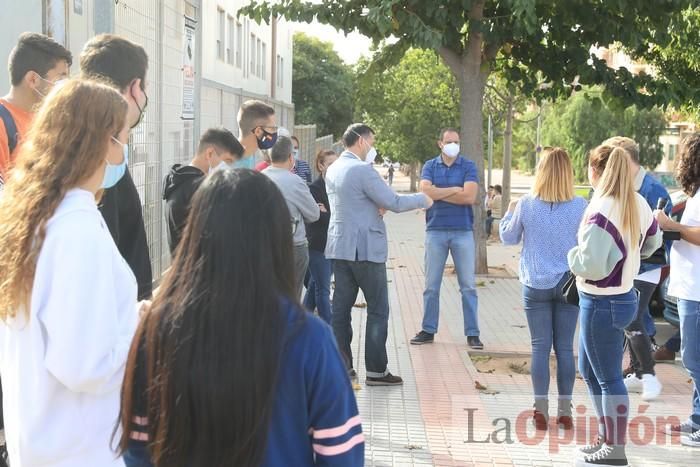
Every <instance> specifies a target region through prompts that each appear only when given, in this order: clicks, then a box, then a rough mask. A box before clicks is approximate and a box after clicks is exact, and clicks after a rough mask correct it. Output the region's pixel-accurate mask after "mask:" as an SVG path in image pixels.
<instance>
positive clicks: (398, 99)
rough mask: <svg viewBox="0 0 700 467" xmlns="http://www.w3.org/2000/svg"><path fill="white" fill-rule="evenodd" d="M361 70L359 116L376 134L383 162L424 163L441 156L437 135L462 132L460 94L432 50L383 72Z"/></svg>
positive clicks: (417, 53)
mask: <svg viewBox="0 0 700 467" xmlns="http://www.w3.org/2000/svg"><path fill="white" fill-rule="evenodd" d="M369 67H370V64H369V62H367V61H362V62H360V63H359V65H358V72H359V76H360V78H359V79H358V86H357V100H356V115H358V116H359V117H360V119H361V120H363V121H365V122H366V123H368V124H369V125H370V126H372V128H373V129H374V130H375V131H376V132H377V136H378V138H377V143H376V145H377V148H378V149H379V151H380V153H381V154H382V155H383V156H384V157H389V158H390V159H391V160H398V161H400V162H404V163H408V164H410V163H412V162H425V161H426V160H428V159H430V158H433V157H435V156H436V155H437V154H438V153H439V149H438V148H437V143H436V142H437V140H438V132H439V130H440V129H441V128H443V127H457V126H459V101H460V99H459V89H458V88H457V85H456V83H455V78H454V76H453V75H452V73H450V70H448V69H447V67H446V66H445V65H444V64H443V63H442V61H441V60H440V57H438V56H437V54H436V53H435V52H433V51H432V50H422V49H411V50H409V51H408V52H407V53H406V54H405V55H404V57H403V58H402V59H401V61H400V62H399V63H398V64H397V65H395V66H392V67H390V68H388V69H386V70H384V71H378V70H377V69H372V71H367V70H368V68H369Z"/></svg>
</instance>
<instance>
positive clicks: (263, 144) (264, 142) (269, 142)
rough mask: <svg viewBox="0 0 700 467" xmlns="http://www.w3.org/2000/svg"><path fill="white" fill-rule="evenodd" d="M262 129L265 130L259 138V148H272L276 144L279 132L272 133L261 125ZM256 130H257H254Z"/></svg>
mask: <svg viewBox="0 0 700 467" xmlns="http://www.w3.org/2000/svg"><path fill="white" fill-rule="evenodd" d="M260 129H261V130H262V131H263V135H262V138H260V139H258V148H260V149H262V150H265V149H271V148H272V146H274V145H275V143H276V142H277V132H274V133H270V132H267V131H265V128H263V127H260ZM253 131H255V130H253Z"/></svg>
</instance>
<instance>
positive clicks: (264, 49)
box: [261, 42, 267, 79]
mask: <svg viewBox="0 0 700 467" xmlns="http://www.w3.org/2000/svg"><path fill="white" fill-rule="evenodd" d="M261 78H262V79H267V44H265V43H264V42H263V45H262V76H261Z"/></svg>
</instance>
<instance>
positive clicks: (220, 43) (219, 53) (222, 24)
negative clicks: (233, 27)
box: [216, 8, 226, 61]
mask: <svg viewBox="0 0 700 467" xmlns="http://www.w3.org/2000/svg"><path fill="white" fill-rule="evenodd" d="M217 13H218V15H219V31H218V32H219V34H218V35H217V39H216V57H217V58H218V59H219V60H222V61H223V60H224V43H225V42H226V29H225V28H226V13H224V10H222V9H221V8H218V9H217Z"/></svg>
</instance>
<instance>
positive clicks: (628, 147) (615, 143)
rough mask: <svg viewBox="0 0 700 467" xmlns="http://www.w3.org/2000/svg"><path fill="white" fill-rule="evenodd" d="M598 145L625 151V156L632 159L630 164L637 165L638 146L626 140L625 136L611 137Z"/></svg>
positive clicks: (634, 142) (632, 141) (633, 141)
mask: <svg viewBox="0 0 700 467" xmlns="http://www.w3.org/2000/svg"><path fill="white" fill-rule="evenodd" d="M600 145H601V146H612V147H614V148H622V149H624V150H625V151H627V154H629V156H630V157H631V158H632V162H634V163H635V164H639V145H638V144H637V142H636V141H635V140H633V139H632V138H628V137H627V136H613V137H612V138H608V139H606V140H605V141H603V142H602V143H600Z"/></svg>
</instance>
